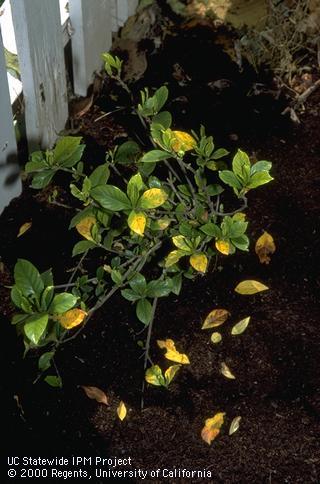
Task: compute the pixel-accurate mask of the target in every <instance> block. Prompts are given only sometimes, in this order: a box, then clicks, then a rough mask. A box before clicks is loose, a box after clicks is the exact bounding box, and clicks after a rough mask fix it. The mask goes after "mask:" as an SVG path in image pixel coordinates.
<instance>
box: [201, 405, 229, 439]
mask: <svg viewBox="0 0 320 484" xmlns="http://www.w3.org/2000/svg"><path fill="white" fill-rule="evenodd" d="M224 416H225V413H223V412H218V413H216V414H215V415H214V417H212V418H207V419H206V421H205V424H204V427H203V429H202V430H201V438H202V439H203V440H204V441H205V442H206V443H207V444H208V445H210V444H211V442H212V441H213V440H214V439H215V438H216V437H217V436H218V435H219V433H220V428H221V427H222V425H223V422H224Z"/></svg>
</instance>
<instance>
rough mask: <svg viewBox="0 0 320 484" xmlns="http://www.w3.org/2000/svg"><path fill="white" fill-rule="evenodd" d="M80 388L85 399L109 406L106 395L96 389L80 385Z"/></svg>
mask: <svg viewBox="0 0 320 484" xmlns="http://www.w3.org/2000/svg"><path fill="white" fill-rule="evenodd" d="M81 388H83V390H84V391H85V393H86V395H87V397H89V398H91V400H96V401H97V402H99V403H103V404H104V405H109V402H108V397H107V395H106V394H105V393H104V392H103V391H102V390H100V388H97V387H87V386H84V385H81Z"/></svg>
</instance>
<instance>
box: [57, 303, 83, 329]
mask: <svg viewBox="0 0 320 484" xmlns="http://www.w3.org/2000/svg"><path fill="white" fill-rule="evenodd" d="M86 315H87V313H86V312H85V311H83V310H82V309H78V308H75V309H69V311H66V312H65V313H62V314H59V315H57V316H56V318H55V319H56V320H57V321H59V323H60V324H61V326H63V327H64V328H66V329H71V328H74V327H75V326H79V324H81V323H82V321H83V320H84V318H85V317H86Z"/></svg>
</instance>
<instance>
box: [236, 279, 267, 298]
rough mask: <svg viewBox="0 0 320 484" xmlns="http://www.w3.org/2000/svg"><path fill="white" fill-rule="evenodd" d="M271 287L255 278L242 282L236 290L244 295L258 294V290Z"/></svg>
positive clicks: (265, 289)
mask: <svg viewBox="0 0 320 484" xmlns="http://www.w3.org/2000/svg"><path fill="white" fill-rule="evenodd" d="M268 289H269V288H268V286H265V285H264V284H261V282H258V281H254V280H247V281H242V282H240V283H239V284H238V285H237V287H236V288H235V291H236V292H238V293H239V294H242V295H250V294H256V293H257V292H262V291H267V290H268Z"/></svg>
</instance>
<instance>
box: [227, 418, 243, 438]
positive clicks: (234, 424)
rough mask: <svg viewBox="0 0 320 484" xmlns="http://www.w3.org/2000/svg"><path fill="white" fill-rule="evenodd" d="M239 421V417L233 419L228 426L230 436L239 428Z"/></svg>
mask: <svg viewBox="0 0 320 484" xmlns="http://www.w3.org/2000/svg"><path fill="white" fill-rule="evenodd" d="M240 420H241V417H240V416H239V417H235V418H234V419H233V420H232V422H231V424H230V428H229V435H232V434H234V433H235V432H236V431H237V430H238V429H239V427H240Z"/></svg>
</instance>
